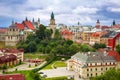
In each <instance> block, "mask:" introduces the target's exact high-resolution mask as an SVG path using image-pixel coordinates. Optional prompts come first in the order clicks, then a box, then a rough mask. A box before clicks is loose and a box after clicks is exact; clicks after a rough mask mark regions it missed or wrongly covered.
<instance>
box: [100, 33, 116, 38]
mask: <svg viewBox="0 0 120 80" xmlns="http://www.w3.org/2000/svg"><path fill="white" fill-rule="evenodd" d="M113 32H114V31H107V33H106V34H104V35H102V36H101V37H102V38H109V36H110V35H111V34H112V33H113Z"/></svg>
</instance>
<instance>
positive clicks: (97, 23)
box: [95, 19, 100, 29]
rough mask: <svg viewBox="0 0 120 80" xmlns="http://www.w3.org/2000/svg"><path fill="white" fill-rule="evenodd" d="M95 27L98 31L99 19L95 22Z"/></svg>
mask: <svg viewBox="0 0 120 80" xmlns="http://www.w3.org/2000/svg"><path fill="white" fill-rule="evenodd" d="M95 27H96V28H98V29H100V21H99V19H98V20H97V22H96V26H95Z"/></svg>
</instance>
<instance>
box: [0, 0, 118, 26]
mask: <svg viewBox="0 0 120 80" xmlns="http://www.w3.org/2000/svg"><path fill="white" fill-rule="evenodd" d="M52 11H53V12H54V15H55V20H56V24H61V23H62V24H66V25H69V26H70V25H77V23H78V21H79V22H80V24H81V25H92V26H95V24H96V21H97V19H99V20H100V23H101V25H111V24H112V22H113V20H115V21H116V23H117V24H120V0H0V27H9V25H10V24H11V22H12V20H14V21H15V22H20V23H21V22H22V21H23V20H25V18H26V17H27V18H28V19H29V20H31V21H32V19H33V18H34V19H35V21H37V19H38V18H40V21H41V23H42V24H44V25H46V26H47V25H48V24H49V20H50V14H51V13H52Z"/></svg>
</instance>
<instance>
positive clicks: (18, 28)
mask: <svg viewBox="0 0 120 80" xmlns="http://www.w3.org/2000/svg"><path fill="white" fill-rule="evenodd" d="M34 30H35V27H34V26H33V24H32V22H30V21H28V20H27V18H26V20H25V21H23V22H22V23H14V22H13V21H12V24H11V25H10V26H9V28H8V29H7V32H6V34H5V40H4V41H5V46H15V45H16V44H17V43H18V42H19V41H23V40H26V38H27V36H28V35H29V34H30V33H31V32H33V31H34Z"/></svg>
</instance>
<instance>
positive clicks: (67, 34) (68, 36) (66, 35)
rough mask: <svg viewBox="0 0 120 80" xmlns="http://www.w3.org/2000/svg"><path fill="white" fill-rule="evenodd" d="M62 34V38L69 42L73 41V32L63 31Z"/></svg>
mask: <svg viewBox="0 0 120 80" xmlns="http://www.w3.org/2000/svg"><path fill="white" fill-rule="evenodd" d="M60 33H61V35H62V37H63V38H64V39H66V40H67V39H69V40H72V39H73V33H72V32H71V31H69V30H67V29H66V30H63V31H61V32H60Z"/></svg>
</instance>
